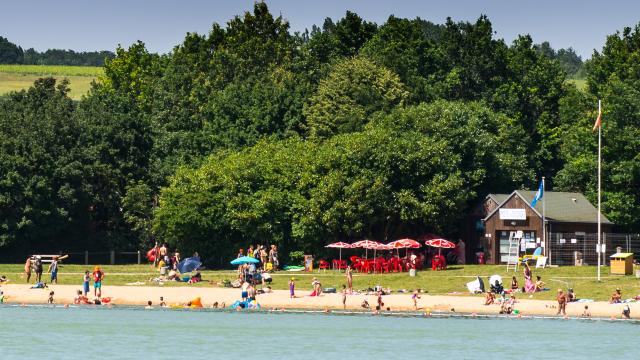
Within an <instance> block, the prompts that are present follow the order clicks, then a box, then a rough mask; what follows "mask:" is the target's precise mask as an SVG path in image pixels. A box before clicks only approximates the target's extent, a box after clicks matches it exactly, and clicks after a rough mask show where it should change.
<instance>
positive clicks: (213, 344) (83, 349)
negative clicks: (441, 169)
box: [0, 305, 640, 360]
mask: <svg viewBox="0 0 640 360" xmlns="http://www.w3.org/2000/svg"><path fill="white" fill-rule="evenodd" d="M639 330H640V327H639V326H638V324H637V323H635V322H621V321H616V322H612V321H604V320H602V321H598V320H560V319H558V320H548V319H547V320H545V319H515V318H511V319H495V318H493V319H469V318H437V317H431V318H425V317H387V316H372V315H368V314H365V315H354V316H348V315H336V314H295V313H268V312H257V313H256V312H253V313H248V312H245V313H235V312H220V311H191V310H172V309H155V310H143V309H138V308H118V307H113V308H110V309H109V308H105V307H96V308H93V307H86V308H68V309H65V308H62V307H55V308H50V307H26V308H25V307H16V306H7V305H4V306H0V359H87V358H89V359H100V358H107V359H243V358H245V359H249V358H256V359H258V358H259V359H323V360H329V359H345V360H346V359H408V358H411V359H418V358H432V357H434V356H437V358H440V359H496V358H516V359H545V358H551V357H553V358H555V359H571V358H573V359H587V358H589V359H594V358H601V359H638V358H640V355H638V352H639V349H638V345H637V343H636V342H635V341H636V339H637V338H638V337H637V332H638V331H639Z"/></svg>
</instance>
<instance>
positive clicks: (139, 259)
mask: <svg viewBox="0 0 640 360" xmlns="http://www.w3.org/2000/svg"><path fill="white" fill-rule="evenodd" d="M141 259H142V256H141V252H140V250H138V265H140V264H141V263H142V261H141Z"/></svg>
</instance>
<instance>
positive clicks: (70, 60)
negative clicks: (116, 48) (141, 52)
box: [0, 36, 115, 66]
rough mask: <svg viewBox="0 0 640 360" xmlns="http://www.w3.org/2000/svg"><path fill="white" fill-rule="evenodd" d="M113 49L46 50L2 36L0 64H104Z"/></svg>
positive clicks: (111, 55) (110, 57) (0, 39)
mask: <svg viewBox="0 0 640 360" xmlns="http://www.w3.org/2000/svg"><path fill="white" fill-rule="evenodd" d="M113 57H115V54H114V53H113V52H111V51H81V52H76V51H73V50H62V49H49V50H47V51H44V52H39V51H36V50H35V49H33V48H29V49H27V50H23V49H22V48H21V47H20V46H18V45H16V44H14V43H12V42H10V41H9V40H8V39H6V38H4V37H2V36H0V64H24V65H74V66H103V65H104V61H105V59H112V58H113Z"/></svg>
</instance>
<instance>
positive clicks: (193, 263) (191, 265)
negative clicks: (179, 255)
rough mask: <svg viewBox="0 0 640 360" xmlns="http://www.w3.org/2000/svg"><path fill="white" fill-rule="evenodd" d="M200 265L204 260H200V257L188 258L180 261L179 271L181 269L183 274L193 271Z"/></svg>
mask: <svg viewBox="0 0 640 360" xmlns="http://www.w3.org/2000/svg"><path fill="white" fill-rule="evenodd" d="M200 265H202V262H200V258H199V257H190V258H186V259H184V260H182V261H180V263H178V271H180V273H181V274H184V273H188V272H192V271H193V270H196V269H197V268H199V267H200Z"/></svg>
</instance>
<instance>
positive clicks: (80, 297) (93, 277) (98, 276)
mask: <svg viewBox="0 0 640 360" xmlns="http://www.w3.org/2000/svg"><path fill="white" fill-rule="evenodd" d="M104 276H105V275H104V271H102V269H101V268H100V266H95V267H94V268H93V272H92V273H90V272H89V270H85V272H84V274H83V275H82V290H78V291H77V292H76V297H75V298H74V299H73V303H74V304H100V303H101V302H102V299H103V298H102V280H103V279H104ZM91 281H93V300H92V301H90V300H89V292H90V285H91Z"/></svg>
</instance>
